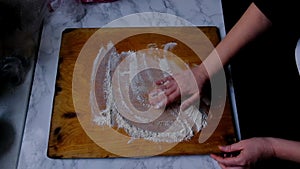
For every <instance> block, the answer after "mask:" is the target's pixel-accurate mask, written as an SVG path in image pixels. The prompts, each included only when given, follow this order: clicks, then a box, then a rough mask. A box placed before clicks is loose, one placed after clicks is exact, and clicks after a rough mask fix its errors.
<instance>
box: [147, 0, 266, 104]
mask: <svg viewBox="0 0 300 169" xmlns="http://www.w3.org/2000/svg"><path fill="white" fill-rule="evenodd" d="M270 26H271V22H270V21H269V19H268V18H267V17H266V16H265V15H264V14H263V13H262V12H261V11H260V10H259V9H258V8H257V7H256V5H255V4H254V3H252V4H251V5H250V6H249V7H248V9H247V10H246V12H245V13H244V14H243V16H242V17H241V18H240V19H239V21H238V22H237V23H236V24H235V26H234V27H233V28H232V29H231V30H230V31H229V32H228V34H227V35H226V36H225V38H224V39H223V40H222V41H221V42H220V43H219V44H218V45H217V47H216V49H214V50H213V51H212V52H211V54H209V56H208V57H207V58H206V59H205V60H204V61H203V62H202V64H200V65H198V66H196V67H194V68H193V69H192V72H193V76H191V75H189V74H188V73H183V74H178V75H175V76H176V79H177V83H176V82H175V80H174V77H167V78H163V79H161V80H159V81H157V82H156V84H157V85H158V86H159V88H160V89H161V90H163V91H164V94H165V95H166V98H167V99H165V100H167V101H166V103H165V104H169V103H171V102H173V101H175V100H176V99H178V98H180V96H181V95H182V94H183V95H185V96H188V97H189V98H188V99H187V100H185V101H184V102H183V103H182V105H181V106H182V107H181V108H182V109H185V108H187V107H189V106H190V105H192V104H193V102H197V101H198V99H199V98H200V97H201V90H202V87H203V85H204V83H205V81H207V80H208V79H210V77H211V76H212V75H213V74H215V73H216V72H218V71H219V70H221V69H222V68H223V66H224V65H225V64H227V62H228V61H229V60H230V58H232V57H233V56H234V55H235V54H236V53H237V52H238V51H239V50H240V49H241V48H242V47H244V46H245V45H246V44H247V43H249V42H250V41H252V40H253V39H254V38H255V37H257V36H258V35H260V34H261V33H262V32H264V31H265V30H267V29H268V28H269V27H270ZM191 79H196V81H197V85H198V88H197V89H195V88H194V87H191V86H189V85H187V84H186V82H187V81H189V80H191ZM167 81H168V82H169V83H167V85H165V82H167ZM178 84H179V85H178ZM179 86H181V91H180V89H179V88H180V87H179ZM198 89H199V90H198ZM150 103H151V104H152V105H156V102H151V101H150Z"/></svg>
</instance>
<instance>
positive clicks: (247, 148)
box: [211, 138, 274, 169]
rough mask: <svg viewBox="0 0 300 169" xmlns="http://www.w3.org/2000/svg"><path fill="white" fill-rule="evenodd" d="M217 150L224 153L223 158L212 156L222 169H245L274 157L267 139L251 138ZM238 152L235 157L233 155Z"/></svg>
mask: <svg viewBox="0 0 300 169" xmlns="http://www.w3.org/2000/svg"><path fill="white" fill-rule="evenodd" d="M219 149H220V150H221V151H223V152H224V153H225V155H224V156H223V157H221V156H217V155H215V154H212V155H211V157H212V158H213V159H215V160H216V161H217V162H218V163H219V165H220V166H221V168H222V169H229V168H230V169H231V168H232V169H233V168H234V169H242V168H243V169H245V168H251V166H253V165H255V163H256V162H257V161H258V160H261V159H266V158H270V157H272V156H274V150H273V147H272V146H271V144H270V142H269V140H268V138H251V139H246V140H242V141H240V142H238V143H235V144H232V145H229V146H220V147H219ZM236 152H239V154H238V155H237V156H232V155H229V154H234V153H236Z"/></svg>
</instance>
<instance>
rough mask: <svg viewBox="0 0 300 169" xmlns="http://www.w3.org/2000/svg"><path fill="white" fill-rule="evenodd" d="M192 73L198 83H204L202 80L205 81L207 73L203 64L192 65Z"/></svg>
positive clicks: (207, 76) (207, 77)
mask: <svg viewBox="0 0 300 169" xmlns="http://www.w3.org/2000/svg"><path fill="white" fill-rule="evenodd" d="M193 73H194V76H195V77H196V79H197V82H198V83H201V84H204V82H206V81H207V80H208V79H209V75H208V72H207V71H206V68H205V66H204V64H200V65H198V66H196V67H194V68H193Z"/></svg>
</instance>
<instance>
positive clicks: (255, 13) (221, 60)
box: [199, 3, 271, 78]
mask: <svg viewBox="0 0 300 169" xmlns="http://www.w3.org/2000/svg"><path fill="white" fill-rule="evenodd" d="M270 26H271V22H270V21H269V20H268V18H267V17H266V16H265V15H264V14H263V13H262V12H261V11H260V10H259V9H258V8H257V7H256V6H255V4H254V3H252V4H251V5H250V6H249V8H248V9H247V10H246V12H245V13H244V14H243V16H242V17H241V18H240V19H239V21H238V22H237V23H236V24H235V25H234V27H233V28H232V29H231V30H230V31H229V32H228V34H227V35H226V36H225V38H224V39H223V40H222V41H221V42H220V43H219V44H218V45H217V46H216V48H215V50H214V51H213V52H212V53H211V54H210V55H209V56H208V57H207V58H206V59H205V60H204V61H203V64H201V65H200V67H199V70H200V71H201V72H204V70H206V71H207V73H208V75H209V76H211V75H213V74H214V73H216V72H217V71H218V70H220V69H221V68H222V67H223V66H224V65H226V64H227V63H228V61H229V60H230V58H232V57H233V56H234V55H235V54H236V53H237V52H238V51H239V50H240V49H241V48H243V47H244V46H245V45H246V44H247V43H249V42H250V41H252V40H253V39H254V38H255V37H257V36H258V35H259V34H261V33H262V32H264V31H265V30H267V29H268V27H270ZM207 78H208V77H207Z"/></svg>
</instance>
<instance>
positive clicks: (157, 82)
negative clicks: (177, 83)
mask: <svg viewBox="0 0 300 169" xmlns="http://www.w3.org/2000/svg"><path fill="white" fill-rule="evenodd" d="M171 80H174V79H173V77H172V76H167V77H165V78H162V79H160V80H157V81H156V82H155V84H156V85H162V84H164V83H165V82H167V81H171Z"/></svg>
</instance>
